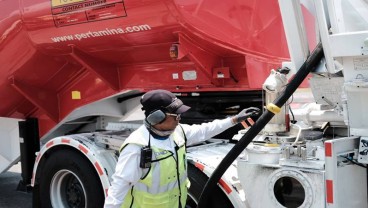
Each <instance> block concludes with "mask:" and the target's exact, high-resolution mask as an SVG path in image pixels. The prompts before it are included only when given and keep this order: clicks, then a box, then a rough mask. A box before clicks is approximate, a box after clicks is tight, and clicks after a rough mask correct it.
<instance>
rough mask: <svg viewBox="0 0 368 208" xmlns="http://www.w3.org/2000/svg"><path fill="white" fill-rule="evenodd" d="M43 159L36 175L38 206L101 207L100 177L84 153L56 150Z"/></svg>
mask: <svg viewBox="0 0 368 208" xmlns="http://www.w3.org/2000/svg"><path fill="white" fill-rule="evenodd" d="M45 156H46V155H45ZM45 159H46V161H44V162H43V163H42V166H41V167H40V168H41V169H40V171H38V172H39V173H38V174H37V175H38V177H37V178H38V179H39V193H40V205H41V208H49V207H50V208H51V207H54V208H64V207H65V208H69V207H70V208H92V207H93V208H94V207H96V208H99V207H103V204H104V200H105V196H104V193H103V189H102V184H101V182H100V179H99V176H98V174H97V172H96V170H95V168H94V167H93V165H92V164H91V162H90V161H89V160H88V159H87V158H86V157H85V156H84V155H83V154H81V153H79V152H77V151H76V150H72V149H59V150H57V151H55V152H52V153H51V154H49V155H48V157H47V158H45ZM51 197H52V199H51Z"/></svg>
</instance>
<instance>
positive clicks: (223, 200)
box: [185, 165, 234, 208]
mask: <svg viewBox="0 0 368 208" xmlns="http://www.w3.org/2000/svg"><path fill="white" fill-rule="evenodd" d="M188 177H189V180H190V188H189V191H188V198H187V204H186V206H185V207H186V208H195V207H197V204H198V201H199V197H200V195H201V193H202V190H203V188H204V186H205V184H206V182H207V180H208V177H207V176H206V175H205V174H204V173H203V172H201V171H200V170H199V169H198V168H196V167H195V166H193V165H188ZM208 207H211V208H224V207H226V208H231V207H234V206H233V205H232V203H231V202H230V200H229V199H228V198H227V196H226V194H225V193H224V192H223V191H222V190H221V188H220V187H216V189H215V190H213V191H212V194H211V197H210V201H209V202H208Z"/></svg>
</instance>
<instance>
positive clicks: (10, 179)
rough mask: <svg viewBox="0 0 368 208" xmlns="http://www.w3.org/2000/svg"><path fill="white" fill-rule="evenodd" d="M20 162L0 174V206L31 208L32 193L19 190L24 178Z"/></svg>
mask: <svg viewBox="0 0 368 208" xmlns="http://www.w3.org/2000/svg"><path fill="white" fill-rule="evenodd" d="M20 172H21V166H20V163H18V164H16V165H14V166H13V167H12V168H10V169H9V170H8V171H7V172H5V173H2V174H0V208H31V207H32V193H25V192H20V191H17V186H18V183H19V181H20V180H21V179H22V177H21V175H20Z"/></svg>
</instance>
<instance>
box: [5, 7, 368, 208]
mask: <svg viewBox="0 0 368 208" xmlns="http://www.w3.org/2000/svg"><path fill="white" fill-rule="evenodd" d="M301 2H302V3H303V5H302V6H301V5H300V4H299V1H291V0H280V1H279V2H278V1H276V0H247V1H237V0H229V1H220V0H18V1H14V0H0V8H1V11H0V100H1V102H2V103H1V105H0V116H1V118H0V131H1V134H0V142H1V145H0V173H1V172H4V171H6V170H7V169H9V168H10V167H11V166H12V165H13V164H15V163H17V162H19V161H21V164H22V178H23V179H22V181H21V182H20V185H22V187H24V188H25V189H26V190H27V189H32V191H33V195H34V197H33V199H34V200H33V205H34V207H78V208H80V207H85V208H87V207H102V205H103V203H104V199H105V197H106V194H107V190H108V188H109V185H110V181H111V176H112V174H113V172H114V168H115V165H116V162H117V158H118V154H119V152H118V151H119V148H120V146H121V144H122V143H123V142H124V140H125V138H126V137H127V136H128V135H129V134H130V133H131V132H132V131H133V130H134V129H136V128H137V127H138V126H140V125H142V119H143V114H142V113H141V109H140V108H141V106H140V103H139V100H140V97H141V95H142V94H143V93H145V92H146V91H148V90H151V89H166V90H169V91H172V92H174V93H175V94H176V95H177V96H178V97H179V98H180V99H182V100H183V101H184V103H185V104H186V105H189V106H191V110H190V111H189V112H187V113H185V115H183V116H182V122H184V123H190V124H195V123H202V122H205V121H210V120H213V119H216V118H225V117H227V116H232V115H234V114H236V113H238V112H239V110H241V109H244V108H246V107H250V106H257V107H260V108H262V107H263V106H266V107H265V108H264V112H265V113H264V114H262V116H261V117H260V118H259V119H258V120H257V121H256V123H255V124H254V126H253V127H247V128H246V129H242V126H241V125H239V126H235V127H234V128H232V129H230V130H229V131H226V132H224V133H222V134H220V135H217V136H216V139H213V140H210V141H208V142H206V143H203V144H200V145H197V146H193V147H189V148H188V162H189V166H188V174H189V178H190V180H191V187H190V189H189V197H188V201H187V207H196V206H197V205H198V204H199V205H201V204H200V203H201V201H200V198H201V199H202V197H200V194H201V191H202V189H203V187H204V186H205V184H206V182H207V181H209V183H208V184H210V182H211V179H212V176H213V175H215V176H216V175H217V176H221V177H220V178H219V179H216V180H214V181H215V183H216V185H215V186H214V188H212V190H211V191H212V193H211V197H210V199H209V200H212V201H213V202H214V204H217V205H218V206H219V207H353V206H354V203H356V204H355V205H357V206H356V207H366V206H367V204H366V195H367V194H366V192H367V191H366V190H367V187H366V186H365V187H361V184H363V185H364V184H365V185H366V176H367V174H365V173H362V171H361V170H356V168H357V165H356V164H359V165H362V164H365V163H367V161H368V159H365V155H367V154H366V153H367V151H368V145H367V144H368V142H367V141H368V140H365V139H364V138H365V137H364V136H365V133H366V130H365V129H367V128H366V127H365V126H366V125H361V123H366V122H365V120H366V119H365V118H362V117H361V115H360V117H359V113H358V112H357V111H356V110H357V109H363V108H362V106H361V105H360V104H358V103H360V102H359V100H358V99H356V98H357V97H359V98H361V99H363V101H365V100H364V99H365V96H364V95H363V94H364V92H365V91H364V89H365V86H367V85H365V84H364V83H366V81H365V79H364V77H365V75H366V71H367V70H366V66H367V63H366V59H365V56H366V54H367V49H366V48H367V45H368V43H366V42H364V38H363V37H364V35H365V34H366V33H367V32H366V30H367V29H366V28H368V27H367V25H368V24H367V23H366V20H367V19H368V18H367V17H366V14H367V12H366V13H365V12H364V11H366V10H368V9H367V8H368V7H367V5H366V3H365V2H364V1H363V0H355V1H349V2H348V1H337V0H331V1H323V0H322V1H319V0H315V1H308V0H304V1H303V0H302V1H301ZM279 4H280V6H279ZM280 8H281V10H280ZM342 8H355V9H354V10H349V11H352V12H350V13H349V12H346V11H345V10H343V9H342ZM356 8H363V9H356ZM364 9H366V10H364ZM310 28H313V29H312V30H309V29H310ZM314 28H317V29H314ZM357 31H358V32H357ZM347 33H349V34H348V35H351V36H344V35H346V34H347ZM350 33H351V34H350ZM358 33H359V34H358ZM354 35H355V36H354ZM344 38H348V39H347V40H351V41H352V44H351V45H349V44H348V43H346V41H344ZM316 40H317V41H316ZM353 40H354V41H353ZM358 40H359V41H361V42H363V43H365V45H364V44H361V46H360V45H359V44H360V42H359V43H358ZM320 41H321V42H322V45H323V50H324V51H323V52H324V58H321V55H320V54H322V52H321V47H320V45H318V46H317V52H315V53H312V55H311V57H312V58H310V59H312V61H311V60H310V59H307V58H308V57H310V56H309V54H310V52H309V49H313V48H314V47H316V45H317V44H316V42H320ZM353 46H359V48H361V49H353ZM318 49H320V50H318ZM358 52H359V53H358ZM315 54H317V55H315ZM357 56H362V57H357ZM352 57H353V58H352ZM321 59H322V61H320V60H321ZM290 60H291V62H290ZM304 61H306V62H305V63H304ZM303 63H304V64H303ZM317 65H318V67H316V66H317ZM354 67H355V68H354ZM312 68H313V70H312ZM352 68H354V69H353V70H350V69H352ZM273 69H279V70H273ZM298 69H300V70H299V71H301V72H303V73H304V71H306V69H308V70H312V71H314V72H315V74H317V75H313V79H311V83H312V87H311V88H312V91H313V95H314V96H317V97H316V103H317V105H318V106H309V107H308V109H307V110H305V111H298V110H295V111H294V112H293V111H291V110H290V106H289V104H290V102H291V100H290V99H289V101H288V103H285V101H286V100H287V99H286V96H284V94H288V96H290V95H291V94H292V93H293V92H294V91H295V89H294V88H296V87H297V86H299V84H300V82H301V81H302V80H303V78H304V77H305V76H304V75H306V74H308V72H306V73H304V74H303V76H302V75H299V71H298ZM354 70H355V71H354ZM289 71H291V72H292V73H289V74H290V75H286V74H287V73H288V72H289ZM342 72H344V73H342ZM294 73H296V74H295V77H296V78H293V79H291V82H290V84H288V82H287V79H288V78H289V77H292V76H291V75H293V74H294ZM344 75H345V79H344ZM311 76H312V75H311ZM315 76H317V77H318V78H323V79H314V77H315ZM355 79H358V81H359V82H358V81H356V80H355ZM295 80H297V81H295ZM298 80H299V81H300V82H298ZM357 83H358V84H357ZM341 86H345V88H344V89H343V90H340V88H338V87H341ZM360 86H362V88H363V89H362V88H359V87H360ZM289 88H293V89H289ZM356 88H359V89H358V90H357V89H356ZM331 89H336V90H331ZM285 91H286V93H284V92H285ZM341 92H344V93H345V94H344V93H341ZM362 93H363V94H362ZM278 96H280V97H282V98H279V97H278ZM344 96H345V97H344ZM341 97H343V98H344V99H341ZM274 99H275V100H276V101H275V102H273V100H274ZM280 100H282V101H283V102H281V101H280ZM363 103H364V102H363ZM321 106H322V107H321ZM326 106H327V107H326ZM318 107H320V108H318ZM289 112H290V114H291V116H289ZM364 112H365V111H364ZM271 114H272V115H271ZM274 115H275V118H274V119H272V120H271V118H272V116H274ZM265 117H267V119H268V121H267V122H266V121H265V120H267V119H265ZM358 117H359V119H355V118H358ZM254 119H256V118H254ZM290 120H292V121H290ZM250 123H252V122H250ZM262 123H264V124H265V125H264V126H261V127H260V126H259V125H260V124H262ZM266 123H267V124H266ZM254 129H257V130H254ZM262 129H263V130H262ZM258 130H259V131H258ZM261 130H262V132H260V131H261ZM256 131H258V132H256ZM234 134H236V135H235V136H234V137H233V135H234ZM341 137H342V139H339V138H341ZM253 138H256V139H255V141H254V142H252V143H251V140H252V139H253ZM236 140H239V142H237V141H236ZM243 141H247V142H243ZM244 143H245V144H246V146H247V145H248V144H249V146H248V147H247V148H246V150H245V151H243V150H244V149H245V147H246V146H245V147H242V148H237V145H238V144H241V145H242V144H244ZM359 145H360V146H362V147H360V146H359ZM334 147H336V148H334ZM234 149H236V150H242V153H243V154H241V155H240V156H239V157H238V155H236V156H235V157H236V158H237V161H236V162H232V161H231V162H230V163H229V161H230V160H229V159H228V158H229V157H231V156H228V155H231V154H232V153H233V150H234ZM357 149H358V150H357ZM343 150H344V151H343ZM228 153H230V154H228ZM359 153H361V157H358V156H357V155H359ZM364 154H365V155H364ZM232 155H234V154H232ZM363 156H364V157H363ZM222 161H225V163H226V162H227V163H229V164H231V165H229V164H228V166H229V167H226V168H225V169H223V173H221V174H217V173H218V171H217V170H218V169H220V167H221V168H222V164H223V162H222ZM336 164H337V165H336ZM362 166H365V165H362ZM341 167H344V168H343V169H341ZM339 168H340V169H339ZM225 170H226V171H225ZM211 175H212V176H211ZM347 175H351V176H354V177H352V178H356V179H359V180H353V179H352V180H348V181H349V183H351V184H353V186H352V185H350V186H348V185H346V184H347V183H343V182H338V181H339V180H338V179H339V178H342V177H343V178H344V180H345V179H346V178H349V177H347ZM253 179H254V180H253ZM360 179H361V180H360ZM358 181H363V183H359V184H358V183H357V182H358ZM353 182H354V183H353ZM206 187H208V185H206ZM342 187H343V189H346V190H347V191H341V189H342ZM357 187H358V188H357ZM347 193H348V194H347ZM202 196H203V198H206V193H203V194H202ZM364 199H365V201H364ZM349 202H354V203H349Z"/></svg>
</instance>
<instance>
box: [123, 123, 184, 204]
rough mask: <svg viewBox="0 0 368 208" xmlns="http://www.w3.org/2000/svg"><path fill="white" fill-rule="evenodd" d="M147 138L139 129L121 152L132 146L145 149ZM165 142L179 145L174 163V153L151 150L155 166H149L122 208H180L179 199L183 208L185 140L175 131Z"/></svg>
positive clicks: (143, 130) (152, 147) (147, 135)
mask: <svg viewBox="0 0 368 208" xmlns="http://www.w3.org/2000/svg"><path fill="white" fill-rule="evenodd" d="M148 138H149V133H148V131H147V129H146V128H145V127H144V128H139V129H138V130H137V131H135V132H134V133H133V134H132V135H131V136H129V137H128V138H127V139H126V141H125V142H124V144H123V145H122V148H124V147H125V146H126V145H128V144H131V143H134V144H138V145H140V146H146V145H148ZM168 139H173V140H174V141H175V143H176V144H180V145H181V146H180V145H179V146H178V149H177V148H176V154H177V158H178V159H177V161H176V159H175V157H174V153H173V152H171V151H168V150H164V149H160V148H157V147H154V146H151V149H152V153H153V154H152V161H154V162H152V163H151V168H150V170H149V171H148V173H147V174H146V176H144V178H142V179H140V180H139V181H138V183H137V184H135V185H134V186H133V187H132V189H131V190H130V191H129V192H128V193H127V195H126V197H125V199H124V203H123V205H122V207H134V208H138V207H140V208H142V207H143V208H156V207H160V208H175V207H179V196H180V195H181V197H180V199H181V200H180V201H181V206H182V207H185V203H186V198H187V188H189V180H188V179H187V173H186V167H187V164H186V158H185V157H186V155H185V139H184V136H183V132H182V130H181V129H180V128H176V130H175V131H174V133H173V134H172V135H171V136H170V138H168ZM178 177H179V180H178ZM179 185H180V187H179ZM179 188H180V190H181V191H179Z"/></svg>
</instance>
